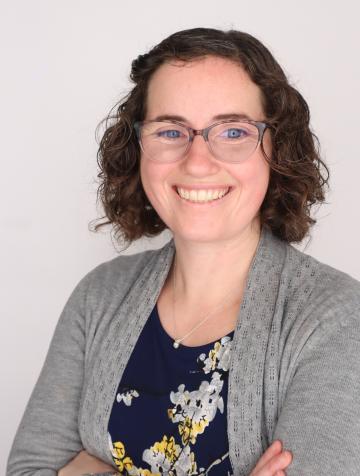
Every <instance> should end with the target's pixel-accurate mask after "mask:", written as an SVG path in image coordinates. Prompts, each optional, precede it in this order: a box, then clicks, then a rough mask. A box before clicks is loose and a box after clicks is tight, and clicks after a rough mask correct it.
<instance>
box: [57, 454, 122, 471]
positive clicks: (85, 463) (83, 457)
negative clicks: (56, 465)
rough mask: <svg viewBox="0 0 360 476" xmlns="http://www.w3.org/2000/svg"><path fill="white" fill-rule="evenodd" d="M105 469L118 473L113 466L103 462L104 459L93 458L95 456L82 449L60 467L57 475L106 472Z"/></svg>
mask: <svg viewBox="0 0 360 476" xmlns="http://www.w3.org/2000/svg"><path fill="white" fill-rule="evenodd" d="M107 471H112V472H113V473H114V474H119V473H117V471H116V469H114V467H113V466H110V465H108V464H107V463H104V461H101V460H100V459H97V458H95V456H92V455H90V454H89V453H87V452H86V451H85V450H83V451H80V453H78V454H77V455H76V456H75V458H74V459H72V460H71V461H70V462H69V463H68V464H67V465H66V466H64V467H63V468H61V469H60V471H59V472H58V476H81V475H82V474H86V473H106V472H107Z"/></svg>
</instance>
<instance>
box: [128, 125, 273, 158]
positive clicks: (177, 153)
mask: <svg viewBox="0 0 360 476" xmlns="http://www.w3.org/2000/svg"><path fill="white" fill-rule="evenodd" d="M268 127H270V126H269V124H266V123H265V122H259V121H250V120H246V121H245V120H241V121H229V120H225V121H220V122H216V123H214V124H211V125H210V126H208V127H206V128H204V129H198V130H197V129H193V128H191V127H187V126H185V125H184V124H182V123H181V122H178V121H156V120H150V121H136V122H135V123H134V129H135V131H136V135H137V138H138V141H139V144H140V148H141V150H142V151H143V153H144V155H145V156H146V157H148V158H149V159H151V160H154V161H156V162H162V163H166V162H176V161H177V160H180V159H182V158H184V157H185V156H186V154H187V152H188V150H189V148H190V146H191V143H192V141H193V139H194V136H196V135H202V136H203V138H204V140H205V142H206V143H207V144H208V147H209V149H210V151H211V153H212V154H213V156H214V157H215V158H216V159H218V160H221V161H223V162H233V163H239V162H243V161H244V160H247V159H248V158H249V157H251V156H252V154H253V153H254V152H255V151H256V149H257V148H258V146H259V144H261V143H262V140H263V137H264V132H265V130H266V128H268Z"/></svg>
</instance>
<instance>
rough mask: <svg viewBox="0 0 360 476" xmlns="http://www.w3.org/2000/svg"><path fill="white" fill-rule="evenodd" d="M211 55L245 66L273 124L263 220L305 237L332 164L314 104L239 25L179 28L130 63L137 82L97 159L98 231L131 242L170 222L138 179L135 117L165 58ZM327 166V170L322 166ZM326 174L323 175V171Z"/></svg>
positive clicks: (287, 234) (112, 116) (275, 229)
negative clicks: (313, 122) (313, 119)
mask: <svg viewBox="0 0 360 476" xmlns="http://www.w3.org/2000/svg"><path fill="white" fill-rule="evenodd" d="M208 55H213V56H218V57H222V58H227V59H229V60H231V61H234V62H235V63H237V64H238V65H240V66H241V67H242V68H243V69H244V70H245V71H246V72H247V73H248V75H249V77H250V78H251V80H252V81H253V82H254V83H255V84H257V85H258V86H259V88H260V89H261V91H262V97H263V102H264V104H263V106H264V112H265V115H266V122H267V123H268V124H270V126H271V128H270V131H271V142H272V154H271V157H267V156H266V154H265V151H264V149H262V151H263V153H264V157H265V159H266V160H267V161H268V163H269V166H270V181H269V186H268V190H267V193H266V196H265V198H264V200H263V203H262V205H261V207H260V210H259V216H260V222H261V225H262V226H266V227H268V228H270V230H271V231H272V233H273V234H274V235H276V236H277V237H279V238H280V239H282V240H284V241H286V242H288V243H291V242H300V241H302V240H303V238H304V237H305V236H306V235H307V234H308V232H309V229H310V227H311V226H312V225H314V224H315V223H316V220H315V219H314V218H312V217H311V216H310V210H311V207H312V206H313V205H314V204H315V203H317V202H319V203H320V202H324V201H325V194H324V188H325V186H326V185H328V180H329V170H328V168H327V166H326V165H325V163H324V162H323V161H322V160H321V158H320V153H319V141H318V138H317V137H316V135H315V134H314V133H313V132H312V131H311V129H310V125H309V121H310V113H309V108H308V105H307V103H306V101H305V100H304V98H303V97H302V95H301V94H300V93H299V92H298V91H297V90H296V89H295V88H294V87H293V86H291V85H290V84H289V81H288V79H287V78H286V75H285V73H284V71H283V70H282V68H281V67H280V65H279V64H278V63H277V61H276V60H275V58H274V57H273V55H272V54H271V53H270V51H269V50H268V49H267V48H266V47H265V46H264V45H263V44H262V43H261V42H260V41H259V40H258V39H256V38H254V37H253V36H252V35H249V34H248V33H244V32H241V31H237V30H228V31H222V30H218V29H214V28H192V29H188V30H182V31H178V32H176V33H174V34H172V35H170V36H169V37H167V38H165V39H164V40H163V41H161V42H160V43H159V44H158V45H156V46H154V47H153V48H152V49H151V50H150V51H149V52H148V53H146V54H144V55H139V56H138V57H137V58H136V59H135V60H134V61H133V62H132V65H131V73H130V79H131V81H132V82H133V83H135V86H134V87H133V88H132V90H131V91H130V92H129V93H128V94H127V95H125V96H124V97H123V98H122V99H121V100H120V101H119V102H118V103H117V104H116V105H115V106H114V107H113V108H112V109H111V111H110V113H109V114H108V116H107V117H106V118H105V119H103V121H101V122H100V124H99V125H98V127H97V131H98V128H99V126H101V125H102V124H103V123H104V121H105V132H104V134H103V136H102V138H101V141H100V143H99V150H98V154H97V161H98V165H99V167H100V172H99V173H98V175H97V177H98V178H99V179H100V184H99V187H98V192H97V199H98V201H99V200H100V201H101V203H102V206H103V208H104V211H105V216H103V217H101V218H100V219H97V220H96V221H98V220H102V219H104V218H106V219H107V220H106V221H105V222H103V223H98V224H97V225H96V226H95V228H94V230H95V231H97V230H98V228H100V227H102V226H104V225H108V224H112V225H113V227H114V231H115V237H116V239H118V240H119V239H122V240H123V241H125V242H126V243H128V244H130V243H131V242H132V241H134V240H136V239H139V238H141V237H144V236H148V237H151V236H155V235H158V234H159V233H161V232H162V231H163V230H164V229H166V228H167V226H166V224H165V223H164V222H163V221H162V220H161V218H160V217H159V216H158V214H157V212H156V211H155V210H154V208H153V207H152V205H151V204H150V202H149V200H148V198H147V196H146V194H145V192H144V189H143V187H142V183H141V179H140V166H139V165H140V147H139V143H138V140H137V137H136V133H135V130H134V128H133V124H134V122H135V121H141V120H143V119H144V118H145V116H146V106H147V104H146V98H147V90H148V84H149V80H150V78H151V77H152V75H153V73H154V72H155V71H156V69H157V68H159V66H160V65H162V64H163V63H165V62H170V61H172V60H182V61H192V60H196V59H199V58H201V57H204V56H208ZM322 169H323V171H322ZM323 173H325V175H323Z"/></svg>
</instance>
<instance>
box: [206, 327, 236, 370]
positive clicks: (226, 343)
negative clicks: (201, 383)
mask: <svg viewBox="0 0 360 476" xmlns="http://www.w3.org/2000/svg"><path fill="white" fill-rule="evenodd" d="M231 342H232V341H231V337H229V336H225V337H222V339H221V341H220V342H219V341H218V342H215V344H214V348H213V349H211V350H210V352H209V356H208V357H206V354H200V355H199V360H201V361H202V362H204V367H203V371H204V372H205V373H206V374H208V373H210V372H211V371H212V370H216V369H219V370H223V371H225V372H227V371H228V370H229V367H230V356H231Z"/></svg>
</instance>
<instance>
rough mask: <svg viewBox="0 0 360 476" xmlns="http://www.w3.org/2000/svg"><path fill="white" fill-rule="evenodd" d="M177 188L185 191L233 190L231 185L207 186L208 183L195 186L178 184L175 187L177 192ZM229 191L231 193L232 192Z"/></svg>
mask: <svg viewBox="0 0 360 476" xmlns="http://www.w3.org/2000/svg"><path fill="white" fill-rule="evenodd" d="M177 188H183V189H184V190H218V189H220V190H223V189H225V188H229V189H230V190H231V189H232V186H231V185H223V184H221V185H214V184H210V183H209V184H206V183H201V184H193V185H182V184H176V185H174V186H173V189H174V190H175V192H176V189H177ZM230 190H229V191H230Z"/></svg>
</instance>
